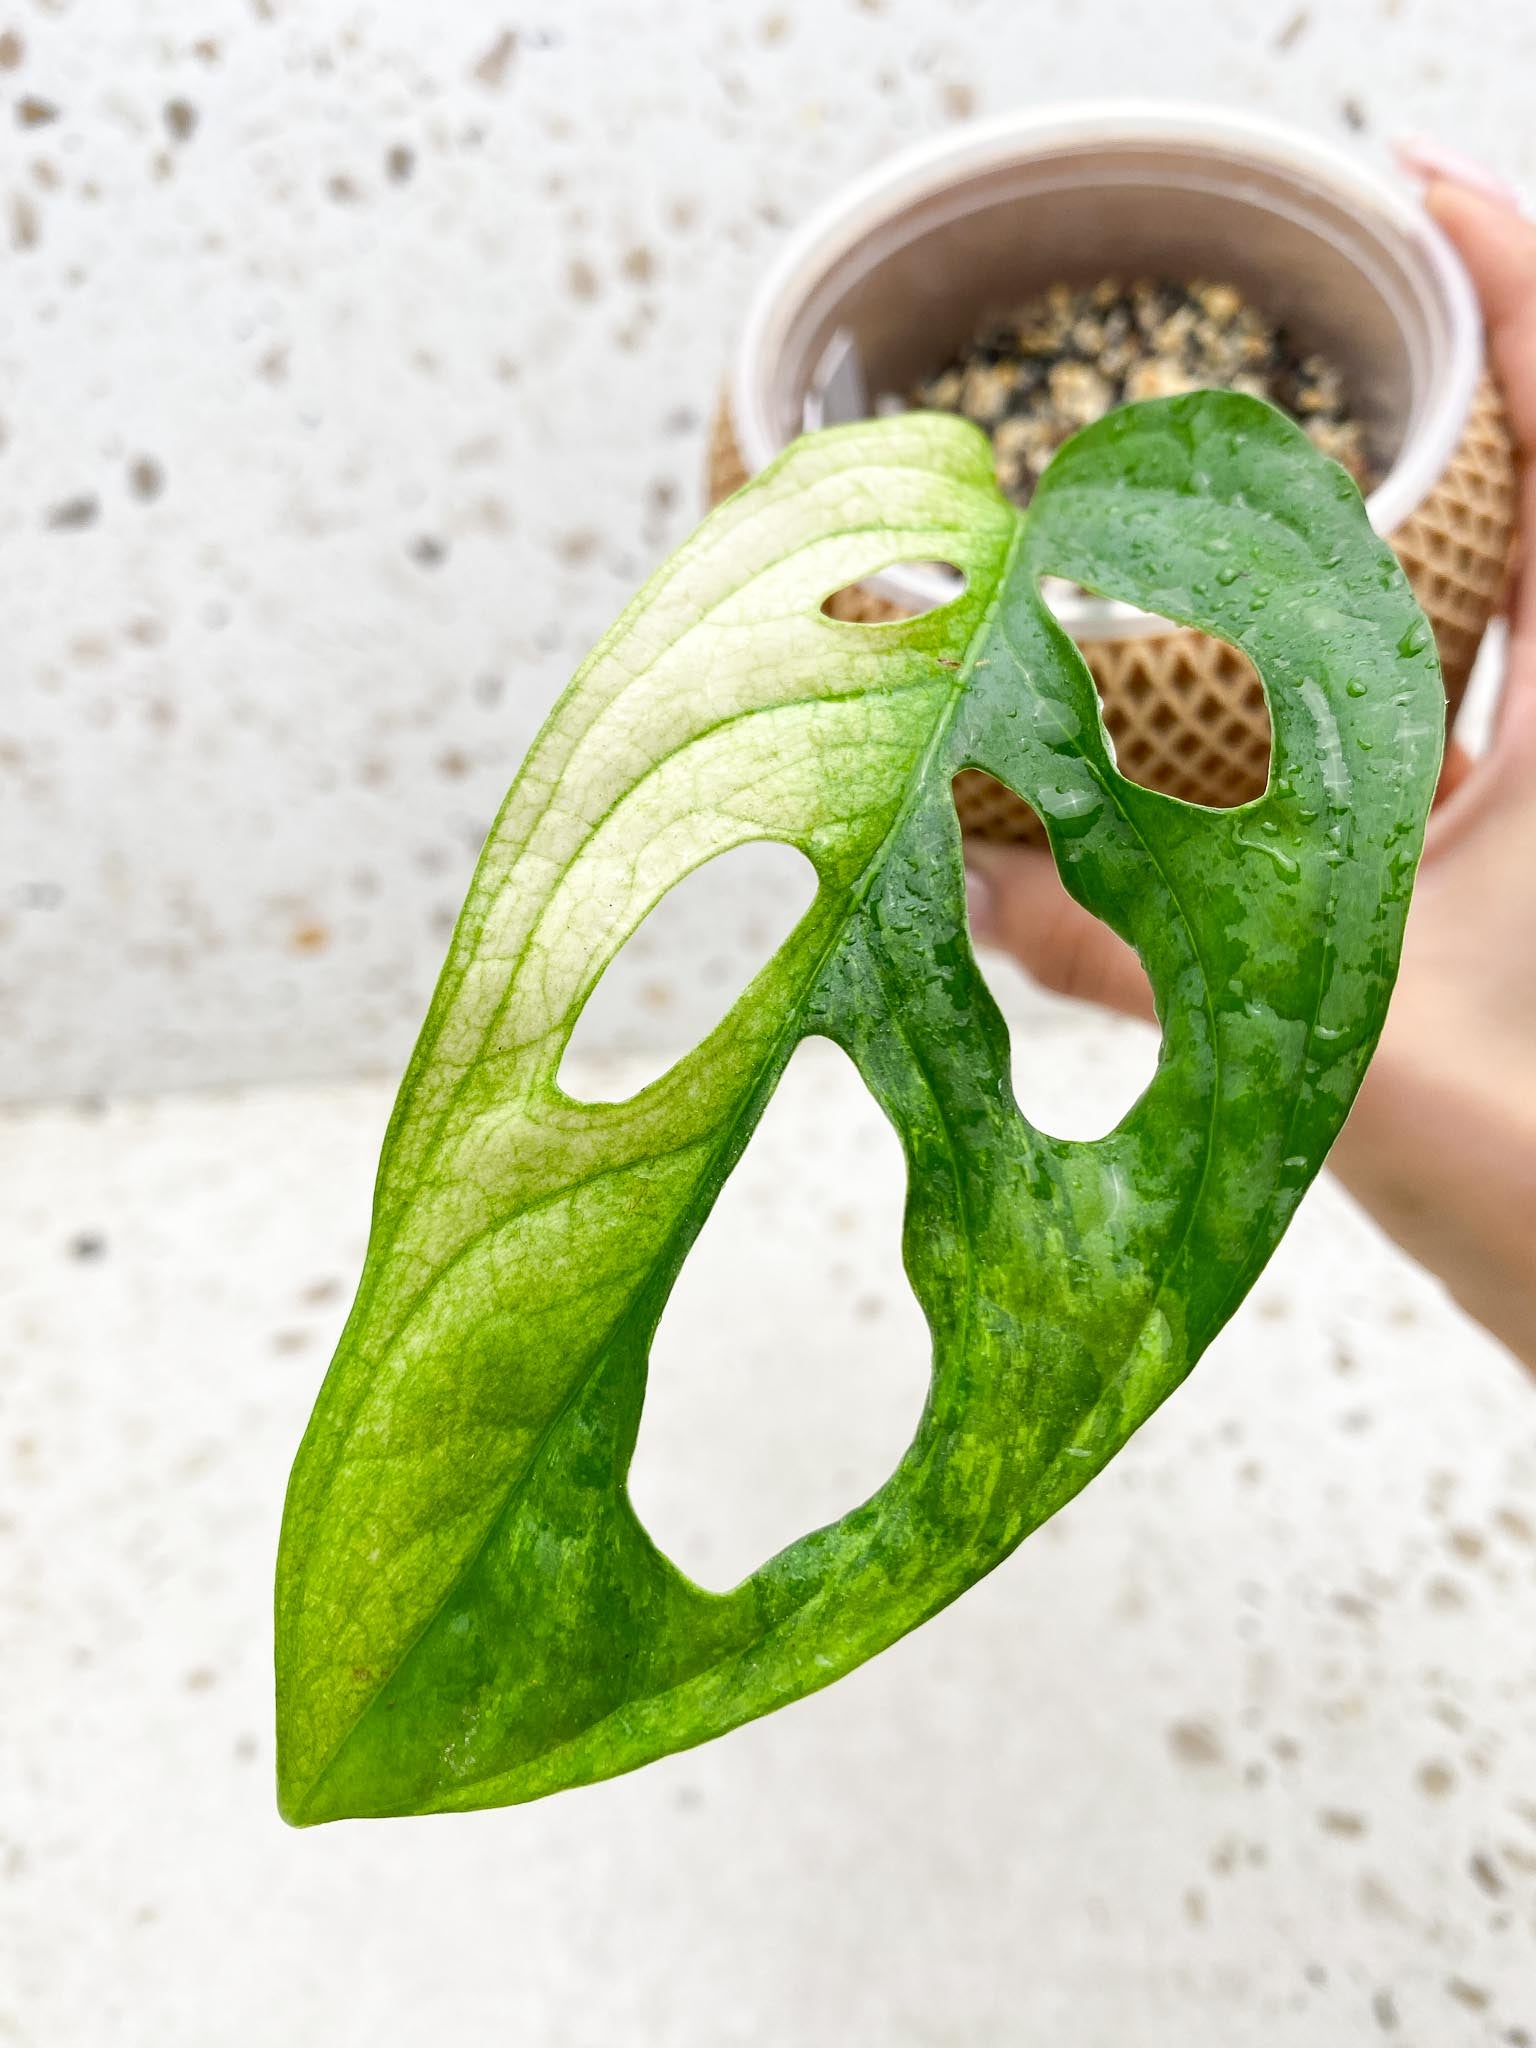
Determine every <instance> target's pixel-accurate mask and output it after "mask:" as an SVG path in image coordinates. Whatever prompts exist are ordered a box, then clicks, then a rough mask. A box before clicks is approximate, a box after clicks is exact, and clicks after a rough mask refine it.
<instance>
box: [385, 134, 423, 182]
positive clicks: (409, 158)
mask: <svg viewBox="0 0 1536 2048" xmlns="http://www.w3.org/2000/svg"><path fill="white" fill-rule="evenodd" d="M415 168H416V152H415V150H413V149H407V148H406V146H405V144H404V143H403V142H397V143H395V144H393V145H392V146H391V147H390V148H389V149H387V150H386V151H385V152H384V173H385V176H386V177H387V178H388V179H389V180H390V182H391V184H395V185H403V184H404V183H405V181H406V179H407V178H409V177H410V175H411V173H412V171H414V170H415Z"/></svg>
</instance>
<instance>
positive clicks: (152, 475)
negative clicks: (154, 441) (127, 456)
mask: <svg viewBox="0 0 1536 2048" xmlns="http://www.w3.org/2000/svg"><path fill="white" fill-rule="evenodd" d="M128 488H129V490H130V491H132V493H133V495H134V496H135V497H136V498H141V499H142V500H143V501H144V502H145V503H146V504H148V503H149V502H150V501H151V500H152V499H154V498H158V497H159V495H160V493H161V492H162V491H163V490H164V489H165V471H164V470H163V469H162V468H161V467H160V465H159V463H158V462H156V460H155V458H154V457H153V456H152V455H138V456H135V457H134V459H133V461H132V462H130V463H129V465H128Z"/></svg>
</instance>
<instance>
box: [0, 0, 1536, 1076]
mask: <svg viewBox="0 0 1536 2048" xmlns="http://www.w3.org/2000/svg"><path fill="white" fill-rule="evenodd" d="M9 20H10V25H9V26H6V25H5V24H4V23H0V26H5V32H6V35H7V38H8V40H7V41H6V42H5V44H4V46H3V64H0V261H3V265H4V290H3V293H0V559H3V562H4V598H3V619H0V624H3V635H4V638H3V647H4V656H3V671H0V1043H3V1044H4V1046H5V1057H4V1061H3V1064H0V1094H5V1095H8V1096H12V1097H15V1096H27V1095H31V1094H36V1093H49V1094H57V1093H67V1092H72V1091H78V1090H82V1089H88V1088H108V1089H132V1090H143V1089H149V1088H154V1087H159V1086H164V1085H176V1084H181V1083H207V1082H210V1081H221V1080H226V1079H232V1078H233V1079H254V1078H258V1077H282V1076H287V1077H307V1076H315V1075H325V1074H345V1073H355V1072H358V1071H393V1070H394V1069H396V1068H397V1067H398V1065H399V1064H400V1062H401V1060H402V1059H403V1057H404V1054H405V1052H406V1050H407V1048H408V1046H409V1043H410V1040H411V1036H412V1034H413V1032H414V1029H415V1025H416V1022H417V1020H418V1018H419V1016H420V1014H421V1010H422V1008H423V1006H424V1003H425V999H426V995H427V992H428V990H429V988H430V986H431V982H432V979H433V976H434V974H435V972H436V968H437V964H438V962H439V959H440V957H441V953H442V948H443V942H444V937H445V933H446V928H447V925H448V922H449V920H450V919H451V917H452V915H453V912H454V910H455V908H456V906H457V904H458V901H459V899H460V896H461V894H462V891H463V887H464V883H465V881H466V879H467V876H468V871H469V867H470V863H471V861H472V859H473V855H474V849H475V847H476V846H477V845H478V843H479V839H480V836H481V834H482V833H483V831H484V829H485V827H486V825H487V823H488V822H489V820H490V818H491V816H492V814H493V811H494V809H495V806H496V804H497V803H498V801H499V799H500V797H501V794H502V791H503V790H504V788H505V786H506V783H507V781H508V779H509V777H510V774H511V772H512V769H513V767H514V766H515V764H516V762H517V760H518V759H519V757H520V755H521V753H522V750H523V748H524V746H525V745H526V743H527V740H528V738H529V737H530V735H531V733H532V732H533V730H534V729H535V727H536V726H537V724H538V722H539V720H540V719H541V718H542V716H543V714H544V712H545V710H546V709H547V707H548V705H549V703H550V701H551V700H552V698H553V696H554V694H555V692H556V690H557V689H558V688H559V686H560V685H561V683H562V682H563V681H564V680H565V678H566V677H567V675H568V674H569V673H570V670H571V669H572V667H573V666H574V664H575V663H576V661H577V660H578V659H579V658H580V656H581V655H582V654H583V653H584V652H585V651H586V649H587V648H588V646H590V644H591V642H592V641H593V639H594V638H595V637H596V635H597V634H598V633H599V632H600V631H601V630H602V628H603V627H604V626H605V625H606V624H607V623H608V621H609V619H610V618H611V617H612V616H613V614H614V613H615V611H616V610H617V609H618V607H619V605H620V604H621V603H622V601H623V600H624V599H625V598H626V597H627V596H628V594H629V592H630V591H631V590H632V589H633V587H634V585H635V583H636V582H637V580H638V579H639V577H640V576H641V575H642V574H643V572H644V571H645V570H646V569H647V568H648V567H649V566H650V565H651V564H653V563H654V562H655V561H656V560H657V559H658V558H659V557H660V556H661V555H662V554H663V553H664V552H665V550H666V549H667V547H668V546H669V545H670V544H671V543H672V542H674V541H675V540H677V539H678V538H679V537H680V536H681V535H682V534H683V533H684V532H685V531H686V530H687V528H688V527H689V526H690V525H691V523H692V521H693V519H694V517H695V514H696V512H697V509H698V487H699V476H700V471H701V467H702V452H703V443H704V438H705V434H706V424H707V414H708V410H709V407H710V404H711V402H712V399H713V395H714V391H715V388H716V384H717V380H718V376H719V372H720V369H721V365H722V363H723V361H724V359H725V355H726V352H727V350H728V347H729V344H730V340H731V336H732V334H733V332H734V328H735V324H736V322H737V319H738V317H739V315H740V312H741V309H742V306H743V304H744V302H745V298H746V294H747V292H748V290H749V289H750V286H751V283H752V281H753V280H754V279H755V277H756V276H757V275H759V274H760V272H761V270H762V267H763V265H764V264H765V263H766V262H767V261H768V260H769V258H770V257H771V255H772V253H773V251H774V249H775V247H776V246H777V245H778V243H779V241H780V240H781V238H782V237H783V235H784V234H785V233H786V232H787V230H788V229H789V227H790V226H791V225H792V224H793V223H794V222H795V221H796V220H798V219H800V218H801V217H803V215H804V214H805V213H806V212H807V211H808V210H809V209H810V208H811V207H812V206H814V205H815V204H817V203H818V202H819V201H820V200H821V199H822V198H823V197H824V196H825V195H826V193H827V192H828V191H829V190H830V189H831V188H832V187H833V186H834V185H835V184H836V183H837V182H838V181H839V180H841V179H843V178H846V177H848V176H850V175H851V174H853V173H854V172H856V171H857V170H859V169H860V168H861V167H863V166H864V165H866V164H868V163H871V162H872V161H874V160H875V159H877V158H878V157H880V156H881V155H882V154H885V153H886V152H888V151H890V150H891V149H893V148H896V147H899V146H900V145H902V144H903V143H906V142H909V141H912V140H914V139H916V138H918V137H919V136H921V135H924V134H928V133H931V132H933V131H935V130H937V129H939V128H941V127H942V126H944V125H945V124H947V123H950V122H952V121H954V120H956V119H960V118H963V117H965V116H966V115H968V114H970V113H973V112H974V113H977V114H989V113H997V112H1001V111H1003V110H1005V109H1006V108H1008V107H1010V106H1016V105H1021V104H1035V103H1040V102H1043V101H1047V100H1052V99H1057V98H1060V97H1062V96H1064V95H1068V94H1075V95H1081V94H1085V93H1116V92H1119V93H1125V92H1142V93H1161V94H1171V93H1181V94H1185V95H1187V96H1192V97H1197V98H1199V97H1204V98H1207V99H1211V100H1216V101H1219V102H1221V103H1224V104H1238V105H1245V106H1251V107H1254V108H1256V109H1259V110H1261V111H1265V112H1268V113H1271V114H1274V115H1279V116H1284V117H1286V118H1289V119H1292V120H1295V121H1298V122H1301V123H1302V124H1304V125H1306V126H1308V127H1311V128H1313V129H1315V130H1317V131H1319V132H1321V133H1323V134H1325V135H1329V136H1332V137H1333V138H1334V139H1336V140H1346V141H1347V140H1351V139H1353V141H1354V142H1355V144H1356V145H1357V146H1358V147H1359V148H1360V149H1361V150H1362V151H1364V152H1365V153H1366V154H1367V155H1368V156H1372V157H1375V158H1377V159H1378V160H1379V159H1381V157H1382V156H1383V154H1384V151H1385V140H1386V137H1387V136H1388V135H1389V134H1390V132H1391V131H1392V130H1393V129H1394V128H1396V127H1409V128H1429V129H1435V130H1438V131H1439V132H1440V133H1441V134H1442V135H1443V136H1444V138H1445V139H1446V140H1448V141H1450V142H1459V143H1461V144H1463V145H1465V146H1467V147H1469V148H1473V149H1476V150H1479V151H1481V152H1482V153H1484V154H1485V155H1487V156H1489V157H1491V158H1493V159H1495V160H1496V161H1498V162H1499V163H1501V164H1502V166H1503V167H1504V168H1505V169H1506V170H1507V171H1509V172H1511V173H1513V174H1515V175H1517V176H1525V177H1530V176H1532V175H1533V173H1536V158H1533V156H1532V154H1531V152H1532V148H1533V144H1532V142H1531V130H1530V123H1529V92H1528V81H1529V77H1530V71H1531V64H1532V61H1533V58H1536V26H1533V24H1532V21H1531V17H1530V11H1529V8H1528V7H1527V6H1526V5H1525V4H1524V0H1490V4H1489V5H1487V6H1486V7H1484V8H1483V9H1482V10H1481V11H1480V13H1479V17H1478V32H1477V34H1476V35H1475V36H1469V35H1468V34H1467V33H1466V29H1465V26H1464V24H1463V23H1462V21H1461V20H1460V18H1459V17H1458V15H1457V12H1456V10H1454V9H1451V8H1445V7H1428V6H1424V5H1419V4H1415V0H1403V4H1401V5H1399V4H1398V0H1339V4H1337V5H1332V6H1328V7H1322V6H1316V5H1314V6H1312V7H1298V6H1296V5H1294V4H1293V0H1244V4H1240V5H1234V4H1232V0H1180V4H1179V5H1178V7H1177V8H1176V9H1175V10H1174V11H1173V12H1172V13H1171V14H1169V13H1167V12H1166V11H1165V12H1164V14H1162V15H1160V16H1159V17H1158V19H1157V22H1156V24H1155V26H1154V25H1153V24H1152V23H1151V22H1150V20H1149V18H1148V16H1147V13H1146V10H1145V8H1143V7H1139V6H1133V5H1131V4H1129V0H1094V4H1091V5H1086V6H1065V5H1049V6H1036V7H1027V8H1026V7H1019V6H1017V5H1014V4H1011V0H826V4H825V5H820V6H817V7H815V8H811V7H808V6H805V5H797V4H787V0H762V5H761V6H748V5H744V4H742V5H738V4H734V0H667V4H666V5H662V4H661V0H586V4H583V5H581V6H579V7H567V8H564V9H559V8H553V7H546V8H542V9H528V8H522V7H520V8H506V9H500V10H498V9H495V8H491V9H484V8H458V9H444V8H430V9H428V8H423V7H421V6H419V5H417V4H415V0H372V4H365V0H345V4H344V0H306V4H305V5H303V6H299V5H297V4H296V0H142V4H136V5H135V6H133V7H109V8H96V9H88V8H86V7H85V6H84V5H82V4H80V0H75V4H73V5H70V4H68V0H48V4H46V5H45V4H42V0H36V4H32V5H28V6H26V7H24V8H19V9H17V10H13V16H12V17H11V18H9ZM771 887H772V884H771V883H770V882H769V881H767V880H764V881H762V882H761V883H760V884H759V885H758V887H757V890H756V892H755V895H756V901H757V903H758V905H759V906H761V903H762V902H763V900H764V899H765V897H766V895H767V893H768V892H769V891H770V890H771ZM752 894H753V892H748V898H747V899H746V900H744V899H743V897H742V895H741V893H740V891H739V890H738V891H736V892H734V893H729V892H727V890H726V888H725V885H724V884H723V883H722V884H721V885H720V886H719V887H718V888H717V889H716V890H715V891H714V892H713V894H712V895H711V894H710V893H709V892H707V891H706V893H705V894H704V895H703V896H702V897H701V898H700V899H699V909H698V912H697V915H696V917H695V919H694V921H693V925H692V929H691V935H690V944H691V946H692V949H693V952H692V957H693V961H694V969H693V970H690V971H689V972H683V971H682V970H681V969H679V970H678V971H668V972H667V973H665V974H662V975H659V976H658V974H657V973H656V970H655V964H654V963H652V964H651V965H650V966H646V965H645V964H644V963H643V962H642V963H640V965H639V966H638V967H636V965H635V963H629V964H628V965H627V966H626V968H625V970H624V971H625V972H626V973H630V972H633V974H634V987H635V989H636V991H637V993H638V991H639V989H640V987H641V985H642V983H648V984H650V985H651V987H652V991H653V994H652V1005H653V1008H654V1009H655V1011H656V1012H657V1013H658V1014H659V1013H660V1011H661V1010H662V1009H663V1008H665V1007H667V1006H668V1005H670V1007H671V1009H672V1011H673V1012H674V1013H675V1014H679V1015H684V1016H686V1015H687V1014H690V1013H691V1006H693V1005H694V1004H695V1003H696V1001H697V1000H698V999H697V997H696V994H695V990H696V989H697V988H698V987H701V986H704V987H707V985H708V984H709V979H710V976H711V975H713V974H717V973H728V972H729V971H731V964H732V961H733V960H734V959H736V957H737V956H738V954H739V941H738V933H739V932H740V930H741V929H742V925H743V922H744V918H743V915H742V912H743V911H745V912H746V913H747V914H750V912H751V909H752V907H753V903H752V900H751V897H752Z"/></svg>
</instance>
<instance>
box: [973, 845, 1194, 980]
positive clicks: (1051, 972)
mask: <svg viewBox="0 0 1536 2048" xmlns="http://www.w3.org/2000/svg"><path fill="white" fill-rule="evenodd" d="M966 862H967V874H966V894H967V900H968V902H969V904H970V909H971V930H972V933H973V935H974V936H975V938H976V939H977V940H978V941H980V942H981V943H982V944H984V945H993V946H997V947H999V948H1001V950H1002V951H1003V952H1005V953H1011V954H1012V955H1013V957H1014V959H1015V960H1017V961H1018V963H1019V965H1020V966H1021V967H1022V968H1024V970H1025V971H1026V973H1028V974H1031V975H1033V976H1034V978H1035V980H1036V981H1038V982H1039V983H1040V984H1041V985H1042V987H1045V988H1048V989H1051V990H1052V991H1053V992H1054V993H1055V994H1057V995H1063V996H1075V997H1077V998H1078V999H1079V1000H1080V1001H1082V1002H1087V1003H1098V1004H1100V1005H1102V1007H1103V1008H1105V1009H1108V1010H1118V1011H1120V1012H1121V1013H1122V1014H1123V1015H1125V1016H1128V1017H1146V1018H1149V1019H1151V1018H1153V1016H1154V1012H1153V1008H1152V990H1151V988H1150V986H1149V985H1148V982H1147V977H1146V971H1145V969H1144V968H1143V967H1142V964H1141V962H1140V961H1139V960H1138V959H1137V957H1136V955H1135V953H1134V952H1133V951H1132V949H1131V948H1130V947H1129V946H1128V945H1127V944H1126V943H1125V941H1124V940H1123V939H1122V938H1119V937H1118V936H1117V935H1116V934H1115V933H1114V932H1112V931H1111V930H1110V929H1109V927H1108V925H1104V924H1100V922H1099V920H1098V919H1097V918H1096V917H1093V916H1091V915H1090V914H1089V912H1088V911H1086V910H1084V909H1083V907H1082V905H1081V904H1080V903H1074V902H1073V900H1072V898H1071V897H1070V896H1069V895H1068V894H1067V892H1066V890H1065V889H1063V887H1062V886H1061V878H1060V876H1059V875H1058V874H1057V872H1056V863H1055V862H1054V861H1053V860H1052V858H1051V856H1050V855H1049V854H1048V853H1046V852H1045V851H1044V850H1043V849H1037V848H1035V847H1027V846H992V845H988V844H986V843H985V842H982V843H980V844H976V845H971V846H967V848H966Z"/></svg>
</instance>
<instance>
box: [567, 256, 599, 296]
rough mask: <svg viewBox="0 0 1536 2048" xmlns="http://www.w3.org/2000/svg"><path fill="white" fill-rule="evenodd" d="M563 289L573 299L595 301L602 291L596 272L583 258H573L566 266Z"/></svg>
mask: <svg viewBox="0 0 1536 2048" xmlns="http://www.w3.org/2000/svg"><path fill="white" fill-rule="evenodd" d="M565 288H566V290H567V291H568V292H569V293H570V295H571V297H572V298H573V299H595V298H596V297H597V295H598V293H599V292H600V291H601V290H602V284H601V281H600V279H599V278H598V275H597V272H596V271H595V270H594V269H593V268H592V266H591V264H590V263H589V262H588V261H587V259H586V258H585V256H573V257H572V258H571V260H570V262H569V263H568V264H567V265H566V271H565Z"/></svg>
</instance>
